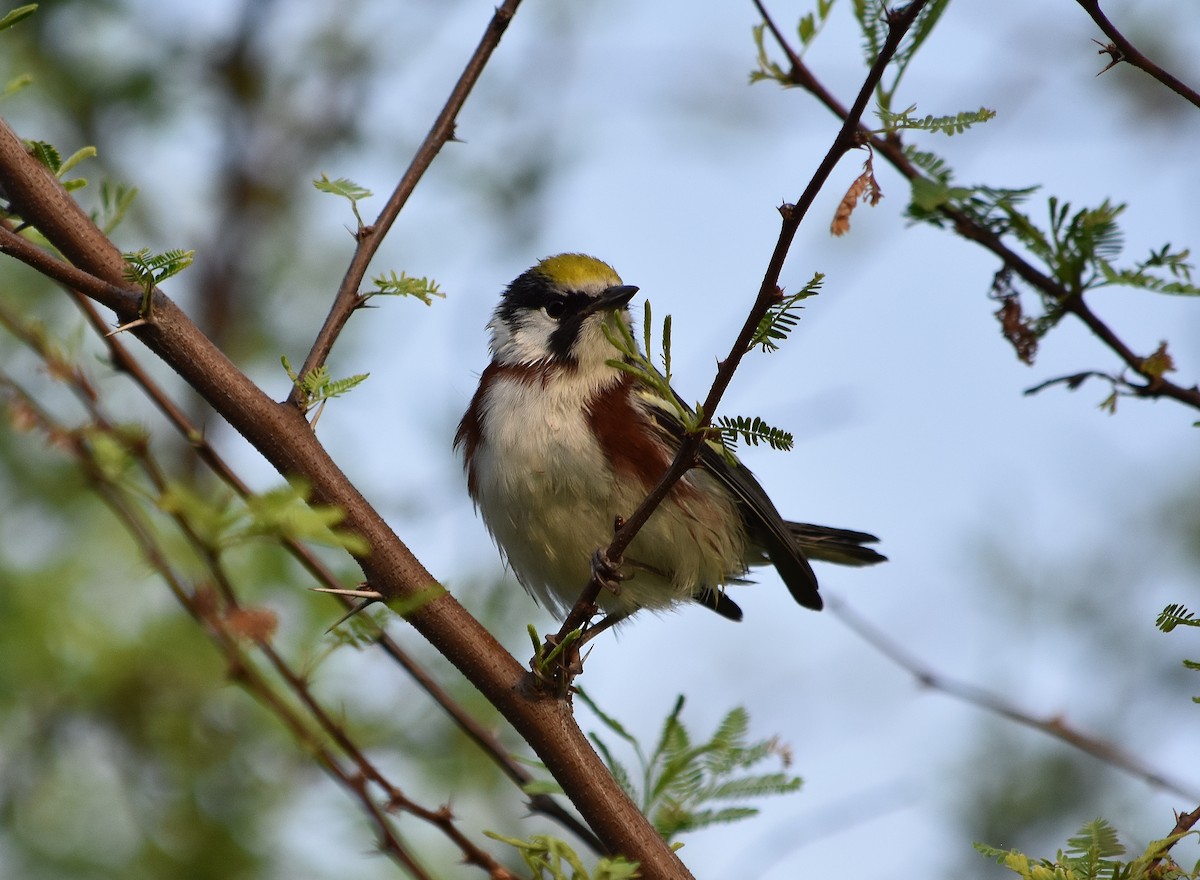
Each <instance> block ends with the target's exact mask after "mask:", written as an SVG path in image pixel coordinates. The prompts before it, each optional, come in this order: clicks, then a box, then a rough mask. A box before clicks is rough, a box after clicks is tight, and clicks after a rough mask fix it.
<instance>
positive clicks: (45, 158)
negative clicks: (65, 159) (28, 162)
mask: <svg viewBox="0 0 1200 880" xmlns="http://www.w3.org/2000/svg"><path fill="white" fill-rule="evenodd" d="M25 149H26V150H28V151H29V154H30V155H31V156H33V158H35V159H37V160H38V162H40V163H41V164H42V166H43V167H45V168H47V169H49V171H50V173H51V174H53V175H55V176H56V177H57V176H58V169H60V168H61V167H62V156H61V155H60V154H59V152H58V150H57V149H56V148H55V146H54V144H51V143H47V142H46V141H25Z"/></svg>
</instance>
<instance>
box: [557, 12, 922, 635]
mask: <svg viewBox="0 0 1200 880" xmlns="http://www.w3.org/2000/svg"><path fill="white" fill-rule="evenodd" d="M925 2H926V0H913V2H911V3H909V4H908V5H906V6H903V7H900V8H899V9H897V10H895V11H892V12H890V13H889V14H888V34H887V38H886V39H885V40H884V43H883V46H882V47H881V48H880V51H879V57H878V58H876V59H875V63H874V64H873V65H872V66H871V70H870V72H869V73H868V74H867V76H866V79H865V80H864V81H863V84H862V87H861V88H860V89H859V91H858V97H857V98H856V99H855V101H854V105H853V106H852V107H851V108H850V110H849V111H847V113H846V114H845V117H844V119H843V121H842V126H841V128H840V129H839V130H838V133H837V135H836V136H835V137H834V139H833V143H832V144H831V145H830V147H829V150H828V152H826V154H825V158H824V159H822V160H821V163H820V165H818V166H817V169H816V171H814V172H813V175H812V177H811V179H810V180H809V182H808V186H806V187H805V189H804V192H803V193H802V194H801V196H800V198H799V199H798V200H797V201H796V203H795V204H784V205H782V206H780V208H779V213H780V214H781V215H782V216H783V224H782V227H781V229H780V231H779V238H778V239H777V240H776V242H775V248H774V250H773V251H772V253H771V258H770V260H769V261H768V263H767V270H766V273H765V274H764V276H763V280H762V284H761V285H760V286H759V290H758V296H757V297H756V298H755V300H754V304H753V305H752V306H751V308H750V313H749V314H748V315H747V316H746V321H745V323H744V324H743V325H742V329H741V331H740V332H739V333H738V335H737V338H736V339H735V340H734V343H733V346H732V347H731V348H730V350H729V354H728V355H726V357H725V359H724V360H722V361H721V362H720V363H719V364H718V367H717V375H716V377H715V378H714V379H713V384H712V387H711V388H710V389H709V392H708V396H707V397H706V398H705V399H704V404H703V412H701V413H700V420H699V424H698V427H699V428H701V429H702V428H704V427H705V426H707V425H708V424H709V423H710V422H711V421H712V416H713V413H715V412H716V410H717V406H718V405H719V404H720V402H721V397H722V396H723V395H724V393H725V390H726V389H727V388H728V387H729V383H730V381H731V380H732V379H733V374H734V371H735V370H737V368H738V365H739V364H740V363H741V361H742V357H743V356H745V354H746V353H747V351H748V350H749V347H750V340H751V339H752V338H753V337H754V332H755V330H756V329H757V328H758V325H759V323H760V322H761V321H762V318H763V316H764V315H766V313H767V311H768V309H770V307H771V306H772V305H774V304H775V303H777V302H779V300H780V298H781V297H782V291H781V290H780V287H779V275H780V273H781V272H782V271H783V263H784V261H785V260H786V259H787V255H788V251H789V250H790V249H791V246H792V241H793V240H794V239H795V237H796V232H797V230H798V229H799V228H800V223H801V221H803V220H804V217H805V215H806V214H807V213H808V209H809V208H810V207H811V206H812V203H813V201H814V200H815V199H816V197H817V193H819V192H820V191H821V188H822V187H823V186H824V185H825V182H826V181H827V180H828V179H829V175H830V174H831V173H832V172H833V169H834V167H835V166H836V165H837V163H838V162H839V161H840V160H841V158H842V156H844V155H845V154H846V153H847V152H848V151H850V150H851V149H853V148H854V147H856V146H858V145H860V144H861V143H862V142H863V139H862V135H861V133H860V132H861V130H862V127H861V125H860V123H859V120H860V119H861V118H862V114H863V112H864V111H865V110H866V107H867V102H868V101H869V100H870V99H871V95H872V93H873V92H874V91H875V87H876V86H877V85H878V84H879V81H880V79H881V78H882V76H883V71H884V68H886V67H887V65H888V64H889V63H890V62H891V60H892V56H893V55H895V53H896V50H897V48H899V46H900V41H901V40H902V39H903V38H904V35H905V34H906V33H907V32H908V29H909V28H910V27H911V26H912V24H913V22H914V21H916V18H917V16H918V15H919V14H920V12H921V10H922V8H924V6H925ZM704 442H705V435H704V432H703V431H702V430H701V431H697V432H696V433H695V434H692V435H691V436H690V437H688V438H686V439H685V440H684V442H683V443H682V444H681V445H680V448H679V451H678V453H677V454H676V455H675V458H674V460H673V461H672V462H671V466H670V467H669V468H668V469H667V472H666V473H665V474H664V475H663V476H662V479H660V480H659V481H658V484H657V485H656V486H655V487H654V489H653V490H652V491H651V492H650V494H649V495H648V496H647V497H646V499H645V500H644V501H643V502H642V503H641V504H640V505H639V506H638V508H637V510H635V511H634V513H633V515H632V516H630V517H629V518H628V519H627V520H625V521H624V523H623V524H622V525H621V527H620V528H619V529H618V530H617V532H616V535H615V536H614V537H613V540H612V543H611V544H609V546H608V549H607V550H606V551H605V552H606V555H607V557H608V559H610V560H616V559H620V558H621V554H622V553H624V552H625V549H626V548H627V547H628V546H629V544H630V542H631V541H633V539H634V537H635V536H636V535H637V533H638V531H639V530H640V529H641V528H642V526H644V525H645V524H646V521H647V520H648V519H649V518H650V516H651V515H652V514H653V513H654V511H655V510H656V509H657V508H658V506H659V505H660V504H662V502H663V501H664V500H665V499H666V497H667V495H668V494H669V493H670V491H671V489H672V488H673V487H674V485H675V484H676V483H677V482H679V480H680V479H681V478H682V477H683V475H684V474H685V473H687V471H688V470H689V469H691V467H692V466H693V464H694V462H695V458H696V455H697V453H698V452H699V450H700V445H701V444H702V443H704ZM601 589H602V586H601V584H600V580H599V578H598V577H596V576H593V578H592V580H591V582H590V583H589V584H588V585H587V588H586V589H585V590H584V592H583V594H582V595H581V596H580V598H579V601H578V602H576V604H575V607H574V608H572V609H571V613H570V614H568V615H567V619H566V620H565V621H563V625H562V627H561V628H560V629H559V632H558V634H557V635H556V636H555V637H554V641H555V642H556V643H561V642H562V641H563V640H564V639H565V638H566V636H567V634H568V633H570V632H572V631H574V630H576V629H578V628H579V627H580V626H582V625H584V624H585V623H586V622H587V621H588V620H589V619H590V618H591V616H592V615H593V614H594V613H595V610H594V609H595V603H596V599H597V598H598V597H599V595H600V590H601Z"/></svg>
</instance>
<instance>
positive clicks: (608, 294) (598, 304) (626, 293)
mask: <svg viewBox="0 0 1200 880" xmlns="http://www.w3.org/2000/svg"><path fill="white" fill-rule="evenodd" d="M637 292H638V289H637V288H636V287H634V286H633V285H631V284H622V285H620V286H618V287H610V288H608V289H607V290H605V291H604V292H603V293H602V294H600V295H599V296H598V297H596V298H595V299H594V300H592V301H591V303H590V304H589V305H588V311H589V312H615V311H616V310H617V309H623V308H625V306H627V305H629V301H630V300H631V299H633V295H634V294H635V293H637Z"/></svg>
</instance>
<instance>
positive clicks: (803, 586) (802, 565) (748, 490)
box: [636, 390, 824, 610]
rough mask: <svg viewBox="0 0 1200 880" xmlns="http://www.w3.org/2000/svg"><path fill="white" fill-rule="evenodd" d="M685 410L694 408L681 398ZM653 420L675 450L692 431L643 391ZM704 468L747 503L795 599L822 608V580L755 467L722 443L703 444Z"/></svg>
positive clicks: (754, 531)
mask: <svg viewBox="0 0 1200 880" xmlns="http://www.w3.org/2000/svg"><path fill="white" fill-rule="evenodd" d="M675 398H676V400H678V401H679V404H680V406H682V407H684V408H685V409H687V410H688V411H689V412H690V411H691V408H690V407H688V405H687V404H686V403H684V402H683V399H682V398H680V397H679V395H678V394H676V395H675ZM636 399H637V400H638V401H639V402H640V403H641V404H642V406H643V408H644V411H645V412H646V414H647V416H648V417H649V419H650V420H651V422H652V423H653V424H654V425H655V426H656V427H657V428H658V430H659V432H660V434H661V435H662V436H663V438H664V439H667V440H668V442H669V443H670V445H671V446H672V447H678V445H679V443H680V442H682V440H683V439H684V438H685V437H686V435H687V432H686V430H685V428H684V426H683V423H682V422H681V421H680V420H679V416H678V415H677V414H676V413H675V412H674V411H673V410H672V409H671V408H670V406H669V405H668V404H667V402H666V401H663V400H661V399H660V398H659V397H658V396H657V395H656V394H654V393H653V392H651V391H649V390H639V392H638V395H637V398H636ZM699 465H700V467H702V468H704V469H705V470H706V471H708V472H709V473H710V474H712V475H713V476H714V477H716V478H717V480H719V481H720V482H721V484H722V485H724V486H725V487H726V488H727V489H729V491H730V492H732V493H733V495H734V497H735V498H737V500H738V501H739V502H740V504H741V508H742V514H743V517H744V519H745V521H746V526H747V529H748V531H749V532H750V534H751V536H752V537H753V538H754V539H755V540H756V541H758V542H759V543H761V544H762V546H763V548H764V549H765V550H766V551H767V556H768V557H769V558H770V560H771V564H772V565H774V566H775V568H776V569H777V570H778V571H779V574H780V576H781V577H782V578H783V582H784V583H785V584H787V588H788V590H789V591H790V592H791V594H792V597H793V598H794V599H795V600H796V601H797V602H799V603H800V604H801V605H803V606H805V607H806V608H812V609H814V610H820V608H821V607H822V606H823V605H824V603H823V602H822V601H821V596H820V594H819V593H818V592H817V577H816V575H814V574H813V570H812V567H811V566H810V565H809V564H808V560H807V559H805V558H804V554H803V553H802V552H801V550H800V547H799V546H798V545H797V543H796V541H795V539H794V538H793V536H792V533H791V530H790V529H789V527H788V524H787V523H786V522H785V521H784V519H783V517H782V516H780V515H779V511H778V510H776V509H775V505H774V504H773V503H772V502H771V499H770V498H769V497H768V496H767V493H766V491H764V490H763V487H762V486H760V485H759V483H758V480H756V479H755V478H754V474H752V473H751V472H750V469H749V468H748V467H746V466H745V465H744V464H742V463H741V462H740V461H738V460H737V458H736V457H734V456H732V455H728V456H727V454H726V453H725V452H723V451H722V450H721V449H720V448H719V447H718V446H717V444H716V443H714V442H711V441H705V442H704V443H701V444H700V453H699Z"/></svg>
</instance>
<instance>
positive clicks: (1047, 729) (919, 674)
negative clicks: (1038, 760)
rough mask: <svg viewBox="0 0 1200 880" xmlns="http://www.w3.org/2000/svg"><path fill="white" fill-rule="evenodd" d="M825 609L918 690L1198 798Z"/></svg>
mask: <svg viewBox="0 0 1200 880" xmlns="http://www.w3.org/2000/svg"><path fill="white" fill-rule="evenodd" d="M826 607H827V608H828V609H829V610H830V611H831V612H832V613H833V615H834V616H835V617H837V618H838V619H839V620H841V621H842V623H844V624H845V625H846V626H847V628H849V629H850V631H851V632H853V633H854V634H855V635H857V636H858V637H859V638H861V639H862V640H863V641H864V642H866V643H867V644H868V645H870V646H871V647H872V648H874V649H875V650H876V651H878V652H879V653H881V654H883V655H884V656H885V657H887V658H888V659H889V660H891V661H892V662H893V663H895V664H896V665H897V666H899V667H900V668H901V669H903V670H904V671H906V672H908V673H909V674H910V675H912V676H913V678H915V679H916V680H917V681H918V682H919V683H920V684H921V685H923V686H924V687H928V688H930V689H932V690H935V691H940V692H942V693H944V694H947V695H949V696H951V697H954V698H955V699H957V700H961V701H962V702H964V703H969V704H971V705H972V706H976V707H978V708H980V709H984V710H985V711H988V712H991V713H992V714H994V715H999V716H1001V717H1003V718H1007V719H1009V720H1010V721H1015V722H1017V723H1018V724H1022V725H1024V726H1025V727H1029V728H1032V729H1033V730H1037V731H1040V732H1042V733H1045V734H1047V735H1049V736H1052V737H1054V738H1055V739H1059V740H1062V741H1063V742H1065V743H1067V744H1068V745H1070V746H1073V747H1075V748H1076V749H1079V751H1081V752H1084V753H1085V754H1088V755H1091V756H1092V757H1093V758H1096V759H1097V760H1100V761H1103V762H1104V763H1105V764H1108V765H1109V766H1111V767H1116V768H1117V769H1119V770H1124V771H1125V772H1126V773H1128V774H1130V775H1131V776H1134V777H1136V778H1138V779H1140V780H1142V781H1143V782H1145V783H1148V784H1149V785H1152V786H1154V787H1155V788H1160V789H1163V790H1164V791H1171V792H1174V793H1175V794H1178V795H1182V796H1183V797H1186V798H1188V799H1189V800H1200V797H1198V795H1197V793H1196V792H1194V791H1190V790H1189V789H1188V787H1187V785H1185V784H1184V783H1182V782H1178V781H1176V780H1174V779H1171V778H1170V777H1168V776H1167V775H1166V774H1164V773H1162V772H1161V771H1159V770H1156V769H1154V768H1153V767H1151V766H1150V765H1148V764H1146V763H1144V762H1143V761H1141V760H1140V759H1138V758H1137V757H1135V756H1134V755H1131V754H1130V753H1129V752H1127V751H1125V750H1124V749H1122V748H1121V747H1120V746H1118V745H1115V744H1114V743H1111V742H1108V741H1107V740H1103V739H1100V738H1099V737H1096V736H1091V735H1090V734H1086V733H1082V732H1080V731H1078V730H1075V729H1074V728H1072V727H1070V726H1069V725H1068V724H1067V723H1066V722H1065V721H1063V720H1062V719H1061V718H1059V717H1057V716H1051V717H1049V718H1037V717H1035V716H1034V715H1032V714H1031V713H1029V712H1027V711H1026V710H1024V709H1022V708H1021V707H1019V706H1017V705H1016V704H1015V703H1013V702H1011V701H1010V700H1008V699H1006V698H1004V697H1002V696H1000V695H999V694H994V693H992V692H991V691H987V690H984V689H983V688H981V687H976V686H975V685H973V684H968V683H966V682H962V681H957V680H955V679H953V678H949V677H948V676H945V675H942V674H941V673H939V672H936V671H934V670H933V669H931V668H930V667H929V666H927V665H925V664H924V663H922V662H921V661H920V660H918V659H917V658H916V657H914V656H913V655H912V654H910V653H909V652H908V651H906V650H905V649H904V648H902V647H901V646H900V645H899V644H898V643H897V642H896V641H894V640H893V639H891V638H889V637H888V636H887V634H886V633H884V632H883V630H881V629H879V628H878V627H876V626H873V625H872V624H870V623H869V622H867V620H866V618H864V617H862V616H861V615H859V614H858V613H856V612H855V611H853V610H851V608H850V607H849V606H848V605H846V603H844V602H841V601H839V600H837V599H830V600H827V601H826Z"/></svg>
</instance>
